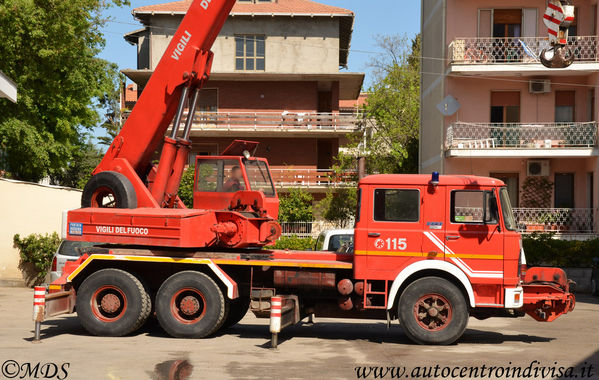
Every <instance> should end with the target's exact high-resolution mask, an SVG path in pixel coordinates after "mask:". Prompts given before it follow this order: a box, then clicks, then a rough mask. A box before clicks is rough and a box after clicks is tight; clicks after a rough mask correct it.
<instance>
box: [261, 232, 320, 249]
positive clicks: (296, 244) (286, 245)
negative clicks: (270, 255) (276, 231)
mask: <svg viewBox="0 0 599 380" xmlns="http://www.w3.org/2000/svg"><path fill="white" fill-rule="evenodd" d="M314 244H316V240H314V239H312V238H300V237H297V236H295V235H293V236H281V238H280V239H279V240H277V243H276V244H275V246H274V247H272V248H273V249H289V250H292V251H307V250H312V249H314Z"/></svg>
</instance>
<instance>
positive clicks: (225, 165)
mask: <svg viewBox="0 0 599 380" xmlns="http://www.w3.org/2000/svg"><path fill="white" fill-rule="evenodd" d="M196 170H197V191H199V192H217V193H235V192H238V191H243V190H247V186H246V183H245V178H244V176H243V170H242V168H241V163H240V162H239V161H237V160H198V167H197V169H196Z"/></svg>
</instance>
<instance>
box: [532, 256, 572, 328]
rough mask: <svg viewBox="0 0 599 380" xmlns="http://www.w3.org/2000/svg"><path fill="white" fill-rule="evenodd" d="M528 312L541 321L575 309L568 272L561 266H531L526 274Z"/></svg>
mask: <svg viewBox="0 0 599 380" xmlns="http://www.w3.org/2000/svg"><path fill="white" fill-rule="evenodd" d="M522 287H523V289H524V306H523V307H522V308H523V310H524V312H526V314H528V315H530V316H531V317H532V318H534V319H535V320H537V321H539V322H551V321H554V320H555V319H557V318H558V317H559V316H560V315H563V314H566V313H569V312H570V311H572V310H574V306H575V304H576V299H575V298H574V295H573V294H572V293H570V283H569V281H568V278H567V276H566V272H564V271H563V270H562V269H559V268H529V269H527V271H526V274H525V275H524V284H523V285H522Z"/></svg>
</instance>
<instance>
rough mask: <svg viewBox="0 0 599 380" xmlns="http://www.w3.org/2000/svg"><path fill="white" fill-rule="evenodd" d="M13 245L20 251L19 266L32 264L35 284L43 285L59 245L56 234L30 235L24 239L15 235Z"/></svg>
mask: <svg viewBox="0 0 599 380" xmlns="http://www.w3.org/2000/svg"><path fill="white" fill-rule="evenodd" d="M13 243H14V245H15V247H16V248H18V249H19V251H20V255H21V264H27V263H29V264H33V266H34V268H35V270H36V272H37V275H36V281H35V284H36V285H39V284H41V283H43V281H44V278H45V277H46V274H48V270H49V269H50V266H51V265H52V258H53V257H54V253H56V250H57V249H58V246H59V245H60V238H59V237H58V234H57V233H56V232H53V233H52V234H45V235H39V234H31V235H29V236H26V237H24V238H21V236H20V235H19V234H16V235H15V236H14V237H13Z"/></svg>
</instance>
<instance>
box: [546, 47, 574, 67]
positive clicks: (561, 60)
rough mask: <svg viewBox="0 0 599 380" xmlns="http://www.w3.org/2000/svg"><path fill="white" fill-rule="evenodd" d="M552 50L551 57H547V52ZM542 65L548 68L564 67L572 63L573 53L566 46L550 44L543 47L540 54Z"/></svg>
mask: <svg viewBox="0 0 599 380" xmlns="http://www.w3.org/2000/svg"><path fill="white" fill-rule="evenodd" d="M549 51H553V57H551V58H547V53H548V52H549ZM539 58H540V60H541V63H542V64H543V66H545V67H547V68H549V69H565V68H566V67H569V66H570V65H571V64H572V63H574V53H572V50H571V49H570V48H569V47H568V46H563V45H552V46H551V47H550V48H549V49H543V51H542V52H541V55H540V57H539Z"/></svg>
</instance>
